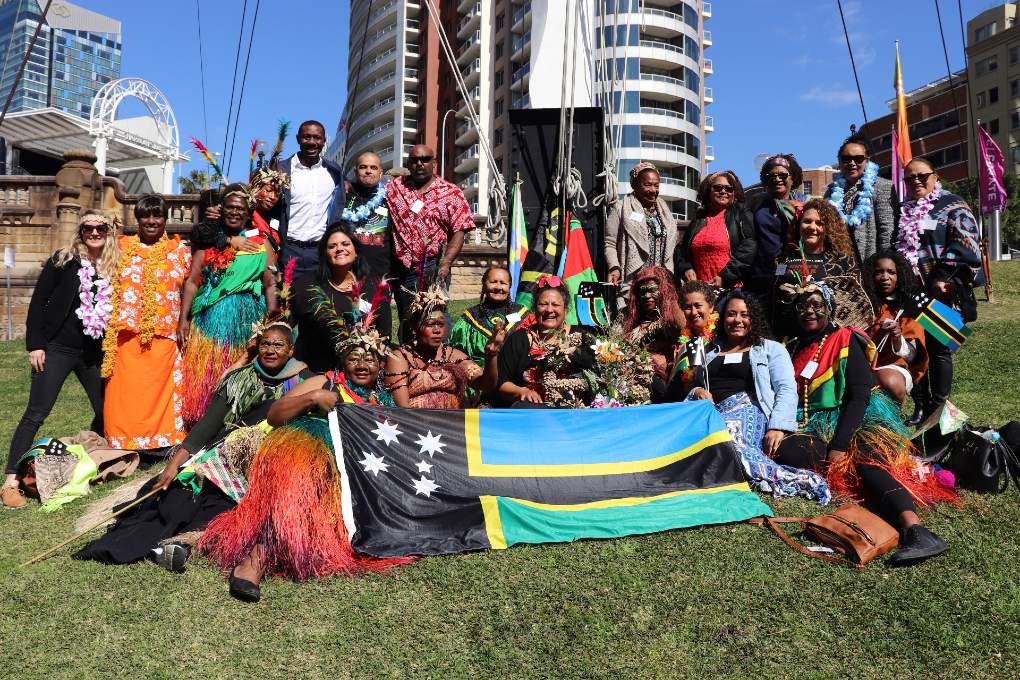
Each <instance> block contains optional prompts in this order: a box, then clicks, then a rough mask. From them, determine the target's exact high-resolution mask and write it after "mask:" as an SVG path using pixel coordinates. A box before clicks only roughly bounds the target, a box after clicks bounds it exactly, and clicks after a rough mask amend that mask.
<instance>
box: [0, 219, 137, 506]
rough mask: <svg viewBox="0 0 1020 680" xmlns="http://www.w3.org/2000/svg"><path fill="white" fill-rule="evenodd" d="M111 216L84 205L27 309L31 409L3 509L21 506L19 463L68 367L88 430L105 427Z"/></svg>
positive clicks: (11, 461) (17, 441) (12, 460)
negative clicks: (103, 370)
mask: <svg viewBox="0 0 1020 680" xmlns="http://www.w3.org/2000/svg"><path fill="white" fill-rule="evenodd" d="M118 254H119V251H118V248H117V229H116V226H115V220H114V219H113V218H111V217H109V216H107V215H106V214H104V213H102V212H100V211H98V210H86V211H85V213H84V215H83V216H82V218H81V223H80V225H79V227H78V230H77V231H76V232H75V233H74V236H73V238H72V239H71V242H70V243H68V244H67V245H66V246H64V247H63V248H61V249H60V250H58V251H57V252H56V253H54V254H53V256H52V257H51V258H50V259H49V260H47V261H46V264H45V265H43V269H42V273H41V274H40V275H39V280H38V281H37V282H36V286H35V291H33V293H32V301H31V303H30V304H29V307H28V319H27V321H26V324H25V325H26V329H25V345H26V346H27V348H28V363H29V365H30V366H31V368H32V384H31V388H30V389H29V393H28V406H27V407H26V408H25V413H24V414H23V415H22V416H21V421H20V422H19V423H18V426H17V428H16V429H15V431H14V437H13V439H12V440H11V450H10V455H9V457H8V462H7V467H6V470H5V472H6V479H5V480H4V485H3V491H2V493H0V498H2V501H3V504H4V506H5V507H8V508H21V507H24V506H25V499H24V497H23V495H22V492H21V489H20V481H19V479H18V471H17V468H16V464H17V461H18V459H19V458H20V457H21V455H22V454H23V453H25V452H26V451H28V449H29V448H31V446H32V441H33V440H34V439H35V435H36V433H37V432H38V430H39V427H40V426H41V425H42V424H43V421H44V420H46V416H48V415H49V413H50V410H51V409H52V408H53V404H54V403H56V401H57V396H59V394H60V390H61V389H62V388H63V386H64V381H65V380H67V376H68V375H70V374H71V373H72V372H73V373H74V374H75V376H76V377H77V378H78V381H79V382H80V383H81V385H82V387H84V388H85V394H86V395H87V396H88V399H89V402H90V403H91V405H92V412H93V419H92V425H91V429H92V431H93V432H99V433H102V432H103V382H102V379H101V378H100V376H99V371H100V366H101V365H102V338H103V333H104V332H105V331H106V324H107V322H108V321H109V320H110V312H111V311H112V309H113V308H112V306H111V303H110V298H111V296H112V295H113V278H114V276H115V275H116V271H117V258H118Z"/></svg>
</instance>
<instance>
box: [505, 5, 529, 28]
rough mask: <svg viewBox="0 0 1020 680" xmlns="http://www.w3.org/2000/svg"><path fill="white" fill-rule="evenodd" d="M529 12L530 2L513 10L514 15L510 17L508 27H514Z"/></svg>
mask: <svg viewBox="0 0 1020 680" xmlns="http://www.w3.org/2000/svg"><path fill="white" fill-rule="evenodd" d="M530 11H531V0H528V2H526V3H524V4H523V5H521V6H520V7H518V8H517V9H515V10H514V13H513V14H512V15H511V19H510V25H511V26H516V25H517V24H518V23H520V22H521V21H522V20H523V19H524V17H525V16H527V14H528V12H530Z"/></svg>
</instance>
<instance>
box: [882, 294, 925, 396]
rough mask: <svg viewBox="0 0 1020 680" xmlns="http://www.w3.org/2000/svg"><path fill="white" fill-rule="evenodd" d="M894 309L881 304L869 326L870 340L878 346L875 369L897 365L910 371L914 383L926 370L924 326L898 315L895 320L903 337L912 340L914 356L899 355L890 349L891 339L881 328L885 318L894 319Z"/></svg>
mask: <svg viewBox="0 0 1020 680" xmlns="http://www.w3.org/2000/svg"><path fill="white" fill-rule="evenodd" d="M896 311H898V310H891V309H889V305H888V304H883V305H882V306H881V307H880V308H879V309H878V310H876V312H875V323H874V325H872V327H871V331H870V332H869V333H868V335H870V336H871V341H872V342H873V343H875V347H877V348H878V356H877V358H876V360H875V368H876V370H877V369H879V368H884V367H886V366H899V367H900V368H901V369H904V370H906V371H907V372H908V373H910V377H911V379H912V380H913V381H914V384H915V385H916V384H917V381H918V380H920V379H921V377H922V376H923V375H924V374H925V372H926V371H927V370H928V352H927V350H926V349H925V346H924V328H922V327H921V324H919V323H917V321H915V320H914V319H911V318H910V317H907V316H903V315H902V314H901V315H900V318H899V319H898V320H897V321H896V323H897V325H899V327H900V333H901V334H902V335H903V339H904V340H907V341H913V343H914V356H913V358H912V359H911V360H910V361H908V360H907V358H906V357H901V356H899V355H898V354H896V352H894V351H893V349H892V340H891V338H889V331H887V330H885V329H883V328H882V322H883V321H885V320H886V319H895V318H896Z"/></svg>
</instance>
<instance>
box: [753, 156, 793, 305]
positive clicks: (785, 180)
mask: <svg viewBox="0 0 1020 680" xmlns="http://www.w3.org/2000/svg"><path fill="white" fill-rule="evenodd" d="M758 176H759V178H760V179H761V185H762V186H763V187H765V190H766V191H767V192H768V196H767V197H766V198H765V199H764V200H763V201H762V202H761V203H760V204H759V205H758V208H757V210H755V211H754V234H755V240H756V241H757V242H758V252H757V254H756V255H755V258H754V267H753V269H752V274H751V280H750V281H747V282H746V284H747V288H748V289H749V290H752V291H754V292H755V293H760V294H767V293H768V291H769V290H770V288H771V286H772V277H773V276H774V275H775V272H776V265H777V264H778V261H777V260H778V258H779V257H780V256H781V255H782V253H783V246H784V245H786V234H787V232H789V230H790V227H791V226H792V225H793V223H794V222H796V221H797V216H798V215H799V214H800V211H801V208H802V207H803V206H804V203H803V202H802V201H798V200H796V199H794V198H793V190H794V188H796V187H799V186H800V185H801V184H802V183H803V181H804V171H803V170H801V167H800V164H799V163H797V159H796V158H794V157H793V154H788V153H783V154H777V155H775V156H772V157H771V158H769V159H768V160H766V161H765V163H764V164H763V165H762V166H761V172H760V173H759V175H758Z"/></svg>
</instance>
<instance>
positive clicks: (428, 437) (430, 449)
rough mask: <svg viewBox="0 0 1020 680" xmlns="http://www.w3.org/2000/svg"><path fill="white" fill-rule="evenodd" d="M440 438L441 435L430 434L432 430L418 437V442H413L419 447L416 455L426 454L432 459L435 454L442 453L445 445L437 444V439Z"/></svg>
mask: <svg viewBox="0 0 1020 680" xmlns="http://www.w3.org/2000/svg"><path fill="white" fill-rule="evenodd" d="M442 436H443V435H441V434H435V435H434V434H432V430H429V431H428V434H423V435H418V441H417V442H415V443H417V444H420V445H421V449H420V450H419V451H418V453H427V454H429V458H432V457H433V456H435V455H436V454H437V453H442V452H443V447H444V446H446V444H441V443H440V442H439V438H440V437H442Z"/></svg>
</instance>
